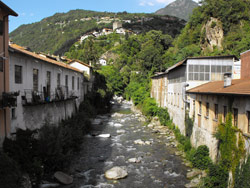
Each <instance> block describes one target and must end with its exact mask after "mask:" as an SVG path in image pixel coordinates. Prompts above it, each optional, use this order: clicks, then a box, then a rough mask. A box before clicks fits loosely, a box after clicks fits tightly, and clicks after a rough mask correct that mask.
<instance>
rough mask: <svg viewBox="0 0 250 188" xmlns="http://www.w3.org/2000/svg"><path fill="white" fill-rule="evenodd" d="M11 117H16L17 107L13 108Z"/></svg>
mask: <svg viewBox="0 0 250 188" xmlns="http://www.w3.org/2000/svg"><path fill="white" fill-rule="evenodd" d="M11 119H16V109H15V108H12V109H11Z"/></svg>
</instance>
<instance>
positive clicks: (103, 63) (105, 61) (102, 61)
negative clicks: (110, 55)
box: [98, 57, 107, 66]
mask: <svg viewBox="0 0 250 188" xmlns="http://www.w3.org/2000/svg"><path fill="white" fill-rule="evenodd" d="M98 64H100V65H102V66H106V65H107V60H106V59H105V58H103V57H101V58H100V59H99V62H98Z"/></svg>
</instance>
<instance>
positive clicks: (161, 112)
mask: <svg viewBox="0 0 250 188" xmlns="http://www.w3.org/2000/svg"><path fill="white" fill-rule="evenodd" d="M157 116H158V117H159V120H160V122H161V124H162V125H167V124H168V122H169V120H170V117H169V114H168V110H167V109H165V108H158V111H157Z"/></svg>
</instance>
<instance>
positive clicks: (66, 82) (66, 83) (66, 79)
mask: <svg viewBox="0 0 250 188" xmlns="http://www.w3.org/2000/svg"><path fill="white" fill-rule="evenodd" d="M65 86H66V87H68V75H65Z"/></svg>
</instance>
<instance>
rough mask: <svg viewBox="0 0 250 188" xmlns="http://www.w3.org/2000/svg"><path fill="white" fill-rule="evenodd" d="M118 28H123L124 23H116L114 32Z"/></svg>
mask: <svg viewBox="0 0 250 188" xmlns="http://www.w3.org/2000/svg"><path fill="white" fill-rule="evenodd" d="M118 28H122V22H118V21H116V22H114V23H113V31H115V30H116V29H118Z"/></svg>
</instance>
